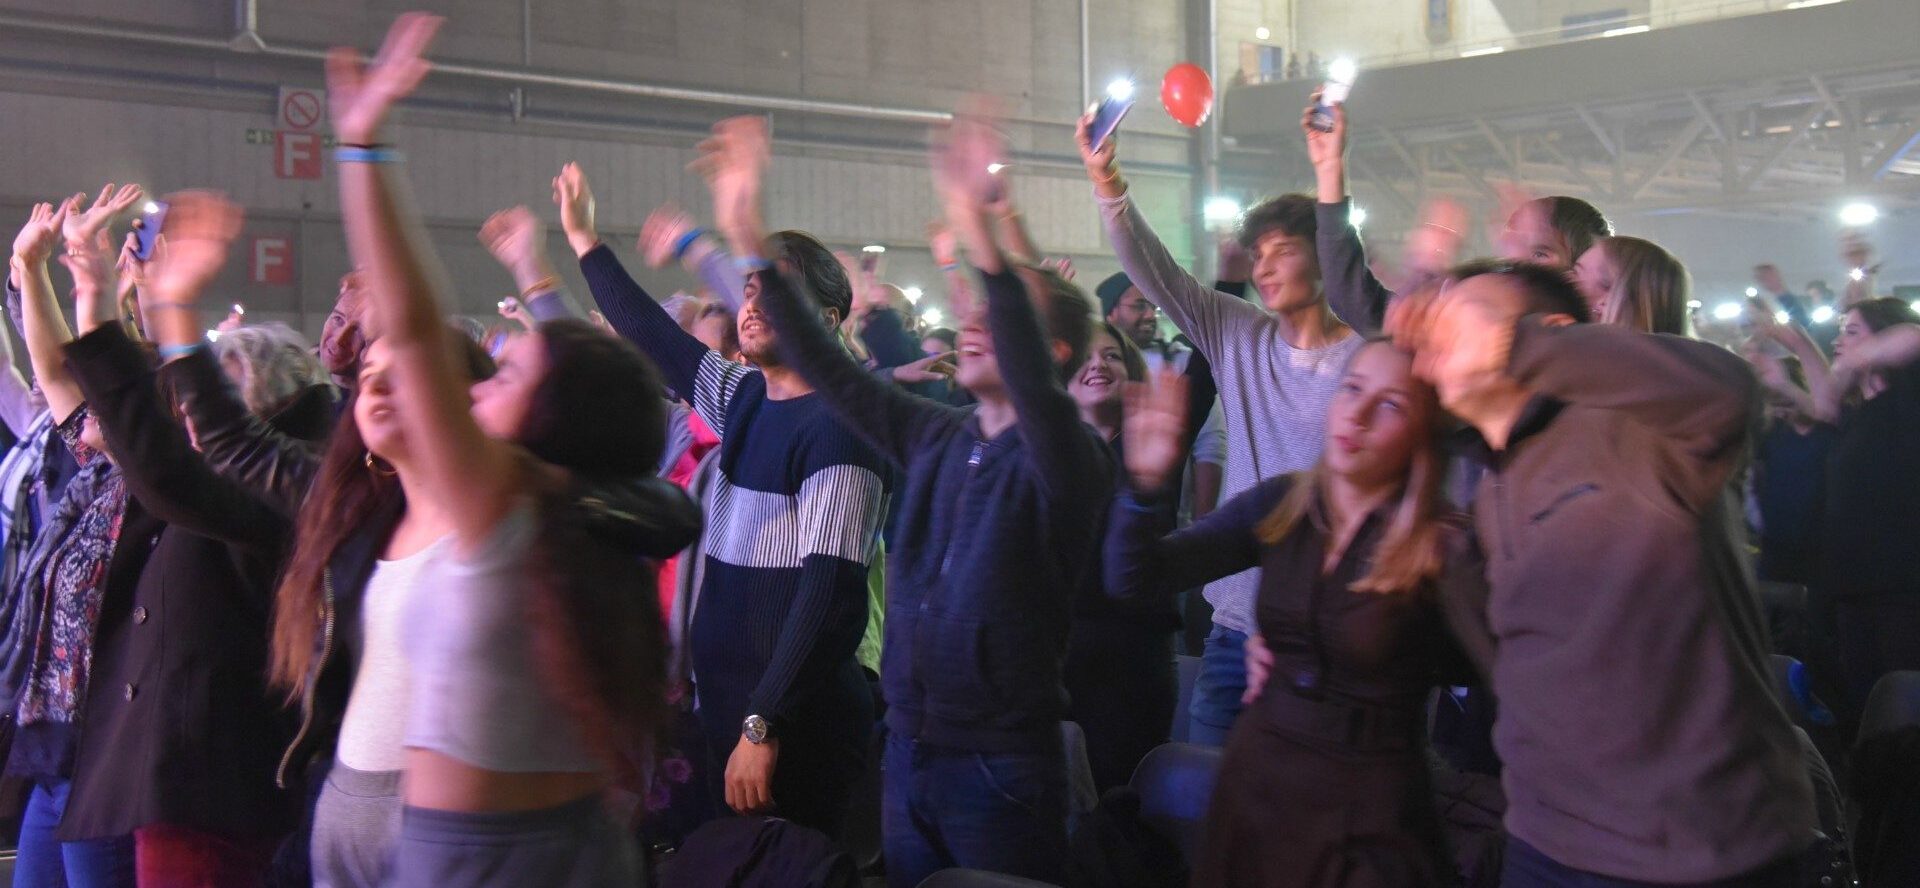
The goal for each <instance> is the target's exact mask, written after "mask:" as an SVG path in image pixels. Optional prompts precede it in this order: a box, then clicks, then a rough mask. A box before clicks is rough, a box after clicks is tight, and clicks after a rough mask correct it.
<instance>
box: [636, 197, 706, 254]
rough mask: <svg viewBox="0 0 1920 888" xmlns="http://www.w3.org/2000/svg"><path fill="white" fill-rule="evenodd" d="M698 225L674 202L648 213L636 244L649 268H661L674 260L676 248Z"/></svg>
mask: <svg viewBox="0 0 1920 888" xmlns="http://www.w3.org/2000/svg"><path fill="white" fill-rule="evenodd" d="M698 227H700V226H699V225H698V224H697V223H695V222H694V221H693V217H692V216H690V215H688V214H687V212H686V211H685V210H682V209H680V208H679V207H677V206H675V205H673V204H664V205H662V206H661V207H660V208H659V209H657V210H654V211H653V212H651V213H648V214H647V221H645V222H643V223H641V225H640V240H639V241H637V242H636V243H635V246H636V247H638V248H639V250H640V255H641V256H642V257H644V258H645V259H646V260H647V267H648V268H659V267H661V266H663V265H666V264H667V263H668V262H672V261H673V259H674V256H673V250H674V248H675V247H677V246H679V245H680V241H681V239H682V238H684V237H686V236H687V233H688V232H690V231H692V230H694V229H695V228H698Z"/></svg>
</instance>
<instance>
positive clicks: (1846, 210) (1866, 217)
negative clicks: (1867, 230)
mask: <svg viewBox="0 0 1920 888" xmlns="http://www.w3.org/2000/svg"><path fill="white" fill-rule="evenodd" d="M1879 218H1880V208H1879V207H1876V206H1874V205H1873V204H1870V203H1864V202H1855V203H1850V204H1847V205H1846V206H1844V207H1841V208H1840V224H1842V225H1847V226H1850V227H1854V228H1859V227H1860V226H1863V225H1872V224H1873V223H1874V220H1876V219H1879Z"/></svg>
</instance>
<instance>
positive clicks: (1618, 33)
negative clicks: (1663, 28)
mask: <svg viewBox="0 0 1920 888" xmlns="http://www.w3.org/2000/svg"><path fill="white" fill-rule="evenodd" d="M1651 30H1653V26H1652V25H1628V26H1626V27H1624V28H1613V29H1611V30H1606V31H1601V32H1600V36H1602V37H1625V36H1627V35H1628V34H1645V33H1647V32H1648V31H1651Z"/></svg>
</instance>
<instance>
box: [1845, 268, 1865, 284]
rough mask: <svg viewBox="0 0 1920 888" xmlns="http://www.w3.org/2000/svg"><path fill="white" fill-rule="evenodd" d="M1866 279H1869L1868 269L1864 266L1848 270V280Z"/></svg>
mask: <svg viewBox="0 0 1920 888" xmlns="http://www.w3.org/2000/svg"><path fill="white" fill-rule="evenodd" d="M1866 279H1867V270H1866V269H1864V268H1854V269H1849V270H1848V271H1847V280H1850V281H1864V280H1866Z"/></svg>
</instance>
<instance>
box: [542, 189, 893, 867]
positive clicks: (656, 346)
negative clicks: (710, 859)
mask: <svg viewBox="0 0 1920 888" xmlns="http://www.w3.org/2000/svg"><path fill="white" fill-rule="evenodd" d="M554 199H555V201H556V202H558V204H559V205H560V216H561V221H562V224H563V225H564V226H565V228H566V234H567V242H568V243H569V244H571V245H572V246H573V249H574V252H575V253H576V254H578V255H579V257H580V270H581V272H582V273H583V274H584V275H585V276H586V279H587V286H588V288H589V289H590V290H592V292H593V298H594V301H595V302H596V303H598V304H599V306H600V310H601V312H603V313H604V314H605V315H606V317H607V320H608V322H609V323H611V324H612V325H613V328H614V329H615V330H617V331H619V333H620V335H622V336H624V337H626V338H627V339H628V340H631V341H632V342H633V343H634V344H635V345H638V346H639V347H640V348H641V350H642V351H645V352H646V353H647V354H648V355H649V356H650V357H652V358H653V360H654V361H655V362H656V363H658V364H659V365H660V369H661V371H662V372H664V373H665V374H666V379H667V383H668V385H670V386H672V387H673V390H674V391H676V392H679V393H681V394H682V395H683V396H685V397H686V398H687V399H688V400H689V401H690V402H691V403H692V405H693V409H694V411H695V412H696V413H698V414H699V416H700V418H701V419H702V420H704V421H705V422H706V423H707V425H708V426H709V427H711V428H712V429H713V430H714V432H715V433H717V434H718V435H719V436H720V463H719V466H718V467H717V468H718V471H717V472H715V473H714V474H713V476H712V480H711V481H710V482H709V483H708V485H707V487H706V489H704V490H699V491H695V493H696V495H698V496H699V498H700V500H701V502H702V504H703V507H704V509H705V512H706V536H705V540H704V542H703V548H704V551H705V553H706V557H705V558H704V559H702V560H701V563H699V564H697V565H693V566H691V568H690V569H693V570H698V571H700V572H701V576H700V577H699V578H698V579H697V584H696V585H695V586H694V588H697V589H698V590H699V596H698V598H697V599H696V601H695V603H694V604H693V605H692V607H691V608H690V612H691V613H692V614H693V617H692V627H691V631H690V632H689V634H688V636H687V637H686V639H685V641H684V643H685V644H687V645H689V647H690V650H691V654H692V657H691V659H692V663H693V680H694V689H695V690H694V693H695V697H694V699H695V709H696V712H697V714H698V716H699V721H700V724H701V728H702V730H703V732H704V733H705V734H706V739H707V745H708V748H709V751H710V752H711V754H712V759H713V765H714V767H715V768H716V769H717V768H719V767H720V766H721V765H722V763H724V766H725V778H724V782H725V790H724V791H725V800H726V803H727V806H728V807H729V808H732V809H733V810H735V811H738V812H740V813H743V814H745V813H760V812H768V811H771V812H775V813H778V814H779V815H780V816H782V817H785V818H787V819H789V820H792V821H794V822H796V823H800V824H802V825H805V826H809V827H812V828H814V829H818V830H821V831H823V832H826V833H827V834H829V835H838V834H839V831H840V827H841V821H842V820H843V819H844V816H845V813H846V800H847V796H848V787H849V785H850V784H852V783H853V781H854V780H855V779H856V778H857V777H858V776H859V774H860V772H861V770H862V768H863V766H864V762H865V750H866V747H867V738H868V737H869V735H870V733H871V730H872V727H873V702H872V695H871V692H870V691H869V690H868V687H867V682H866V679H865V677H864V675H863V673H862V672H861V670H860V665H859V663H858V662H857V661H856V659H855V656H854V652H855V649H856V648H857V647H858V645H859V643H860V638H861V635H862V634H863V633H864V631H865V629H866V625H867V566H868V563H869V562H870V561H871V559H872V557H873V554H874V549H875V546H876V540H877V534H878V532H879V528H880V521H881V517H882V516H883V515H884V514H885V512H886V497H887V491H886V482H885V481H884V478H885V477H886V475H885V471H884V470H883V468H882V462H881V459H880V456H879V454H877V453H875V452H874V451H873V450H872V449H871V448H869V447H868V446H867V445H866V444H865V443H863V442H861V441H860V439H858V438H856V437H855V436H854V435H853V434H852V433H851V432H850V431H848V430H847V429H846V428H845V427H844V426H843V425H842V424H841V423H840V422H839V421H838V420H836V419H835V418H834V417H833V415H832V414H830V413H829V412H828V411H827V407H826V404H824V403H823V402H822V399H821V398H820V397H819V396H816V395H815V394H814V392H813V389H812V387H811V386H809V385H808V384H807V382H806V381H805V380H803V379H801V378H800V375H799V374H798V373H796V372H794V371H793V370H792V369H790V368H788V367H786V366H784V365H783V363H782V362H781V356H780V352H779V351H778V348H777V345H778V343H777V341H776V338H775V336H774V332H773V328H772V326H771V325H769V324H768V323H767V321H766V318H765V316H763V315H762V314H761V312H760V307H759V304H758V296H759V293H758V287H757V285H756V284H755V283H754V282H753V281H751V280H750V281H748V283H747V285H746V290H745V296H746V299H745V303H744V304H743V306H742V308H741V311H740V315H739V319H738V324H739V333H740V352H741V355H742V356H743V357H745V358H746V359H747V360H748V361H751V362H752V366H748V365H746V364H736V363H733V362H731V361H728V360H726V359H725V358H722V357H721V356H720V355H719V354H718V353H717V352H714V351H713V350H712V349H709V348H708V347H707V346H706V345H704V344H702V343H701V342H700V340H698V339H695V338H694V337H693V336H691V335H689V334H688V333H686V332H685V331H683V330H681V329H680V327H679V325H678V324H676V323H674V321H673V318H672V317H670V316H669V315H668V314H667V313H666V311H665V310H664V309H662V308H661V307H660V306H659V304H657V303H655V302H654V300H653V298H652V297H651V296H649V295H647V293H646V291H645V290H642V289H641V288H640V285H639V284H637V283H635V282H634V280H633V278H632V277H630V276H629V275H628V274H627V272H626V269H624V268H622V267H621V265H620V261H619V260H618V259H616V258H614V255H613V251H612V250H611V249H609V248H608V247H607V246H606V245H605V244H603V243H601V242H600V237H599V234H598V232H597V231H596V230H595V228H594V221H593V196H592V193H591V191H590V190H589V188H588V185H587V180H586V176H585V175H584V174H583V173H581V171H580V168H579V166H577V165H574V164H568V165H567V167H566V168H565V169H564V170H563V171H562V172H561V174H560V176H559V177H558V178H556V179H555V180H554ZM773 239H774V241H775V242H776V243H777V244H778V245H779V249H780V257H779V258H780V260H781V262H782V263H783V264H785V265H788V266H790V267H791V268H792V269H793V270H794V272H795V273H797V274H799V275H801V276H802V277H804V278H805V279H806V280H807V281H808V283H809V285H810V286H809V288H808V289H809V291H810V292H811V293H812V294H813V296H814V299H815V300H816V304H815V305H814V307H813V308H814V310H815V311H816V312H818V313H819V315H820V317H821V319H822V322H823V323H826V324H828V325H829V326H838V324H839V322H840V318H842V317H844V316H845V315H846V312H847V310H848V307H849V305H850V303H851V301H852V291H851V290H850V288H849V287H848V285H847V279H846V276H845V274H844V273H843V272H842V271H841V269H840V265H839V263H838V262H836V261H835V260H834V258H833V254H832V253H830V252H829V251H828V250H827V249H826V247H824V246H822V245H821V244H820V243H819V242H818V241H816V240H814V239H813V238H811V237H809V236H807V235H805V234H802V233H800V232H794V231H785V232H780V233H779V234H777V235H775V236H774V238H773Z"/></svg>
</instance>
